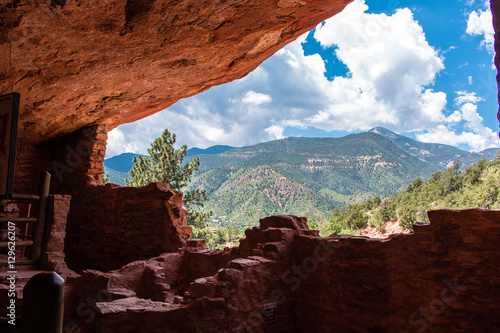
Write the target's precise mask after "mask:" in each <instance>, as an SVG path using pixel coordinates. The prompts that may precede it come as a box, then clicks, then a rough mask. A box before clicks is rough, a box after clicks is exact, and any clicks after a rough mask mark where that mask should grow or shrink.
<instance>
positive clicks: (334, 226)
mask: <svg viewBox="0 0 500 333" xmlns="http://www.w3.org/2000/svg"><path fill="white" fill-rule="evenodd" d="M460 167H461V162H460V161H456V162H455V163H453V165H452V166H451V167H449V168H448V169H447V170H446V171H444V172H441V171H438V172H435V173H434V174H433V175H432V176H431V177H430V178H428V179H424V180H422V179H420V178H417V179H415V180H414V181H413V182H411V183H410V184H409V185H408V187H407V188H406V189H404V190H401V191H398V192H397V193H395V194H394V195H393V196H392V197H390V198H385V199H383V200H382V199H381V198H380V197H379V196H377V197H374V198H370V199H368V200H366V201H365V202H364V203H360V204H352V205H348V206H347V207H346V208H337V209H335V210H334V211H333V213H332V214H331V216H330V218H329V219H328V221H321V220H320V221H313V222H314V225H313V226H314V227H317V228H319V229H320V230H321V234H322V235H323V236H327V235H329V234H331V233H334V232H335V233H350V234H356V233H359V232H360V231H361V230H362V229H363V228H365V227H366V226H367V225H372V226H375V227H377V228H379V229H383V228H384V225H385V223H386V222H388V221H391V220H397V221H398V222H399V223H400V225H402V226H403V227H405V228H407V229H411V228H412V225H413V224H414V223H415V222H424V223H428V222H429V220H428V217H427V211H428V210H433V209H443V208H449V209H467V208H480V209H500V158H498V157H497V158H495V159H494V160H492V161H486V159H483V160H480V161H479V162H477V163H475V164H473V165H470V166H468V167H466V168H464V169H463V170H462V171H460V170H461V169H460Z"/></svg>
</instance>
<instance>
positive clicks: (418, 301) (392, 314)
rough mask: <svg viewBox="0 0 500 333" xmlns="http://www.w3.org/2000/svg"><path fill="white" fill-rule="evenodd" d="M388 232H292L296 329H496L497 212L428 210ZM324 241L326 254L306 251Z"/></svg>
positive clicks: (499, 309)
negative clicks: (419, 220)
mask: <svg viewBox="0 0 500 333" xmlns="http://www.w3.org/2000/svg"><path fill="white" fill-rule="evenodd" d="M429 219H430V221H431V224H430V225H417V226H415V227H414V230H415V232H414V234H413V235H408V236H403V235H400V236H395V237H393V238H392V239H389V240H383V241H380V240H370V239H363V238H360V237H331V238H327V239H325V240H321V239H318V238H315V237H308V236H299V237H297V238H296V247H295V251H296V265H297V267H299V268H300V270H299V271H300V272H299V271H297V272H296V273H295V274H294V275H291V276H290V278H289V279H288V281H289V282H290V284H289V285H290V287H294V286H295V285H296V284H298V285H299V288H298V289H297V291H296V292H295V306H294V317H295V318H296V326H295V329H296V331H297V332H305V331H307V332H332V330H331V328H332V327H334V328H335V332H424V331H427V332H488V331H495V329H494V328H496V330H499V329H500V319H499V317H498V313H500V278H499V274H500V267H499V266H498V260H499V258H500V247H499V246H498V244H499V243H500V212H493V211H480V210H464V211H448V210H440V211H431V212H429ZM322 242H328V243H329V244H332V245H335V247H334V248H333V251H332V253H331V254H330V255H329V256H328V257H326V258H324V260H316V261H315V260H311V259H308V258H311V257H314V255H312V254H313V253H314V251H315V249H317V248H319V247H321V243H322Z"/></svg>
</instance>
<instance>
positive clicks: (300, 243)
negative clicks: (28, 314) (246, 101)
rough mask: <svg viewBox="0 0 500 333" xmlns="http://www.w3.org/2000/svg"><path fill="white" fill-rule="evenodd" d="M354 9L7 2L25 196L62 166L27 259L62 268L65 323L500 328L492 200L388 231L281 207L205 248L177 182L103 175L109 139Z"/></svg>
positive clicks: (84, 326) (1, 72) (5, 208)
mask: <svg viewBox="0 0 500 333" xmlns="http://www.w3.org/2000/svg"><path fill="white" fill-rule="evenodd" d="M350 2H351V0H308V1H301V0H279V1H278V0H272V1H271V0H259V1H257V0H254V1H250V0H247V1H243V0H204V1H200V0H181V1H178V0H143V1H140V0H101V1H80V0H67V1H62V0H60V1H48V0H41V1H40V0H37V1H34V0H15V1H2V3H1V4H0V20H1V22H2V25H1V30H0V52H1V54H2V55H3V56H2V60H1V61H0V90H2V92H3V93H7V92H9V91H15V92H18V93H20V96H21V102H20V116H19V126H18V142H17V155H16V165H15V181H14V191H15V192H16V193H27V194H33V193H37V192H38V191H39V187H40V186H39V177H40V175H41V174H44V173H45V172H47V171H48V172H50V173H51V175H52V178H51V181H50V195H49V197H48V202H47V214H46V219H45V238H44V242H43V244H42V248H41V249H42V252H41V256H40V258H39V260H37V261H36V262H35V263H29V264H30V267H34V268H33V269H36V270H49V271H56V272H57V273H58V274H59V275H61V276H62V277H63V278H64V279H65V283H66V286H65V295H64V297H65V304H64V308H65V309H64V326H63V327H64V329H63V331H64V332H102V333H105V332H158V333H160V332H179V333H181V332H182V333H184V332H228V333H229V332H416V331H418V332H423V331H427V332H500V318H499V316H498V314H499V313H500V277H499V276H500V266H499V264H500V261H499V258H500V248H499V246H498V244H499V243H500V223H499V221H500V212H498V211H481V210H466V211H447V210H440V211H431V212H429V218H430V220H431V224H430V225H418V224H417V225H415V227H414V232H413V233H412V234H410V235H394V236H392V237H390V238H389V239H385V240H373V239H368V238H365V237H354V236H331V237H327V238H321V237H319V235H318V233H317V231H314V230H310V229H309V227H308V225H307V222H306V220H305V219H304V218H299V217H294V216H273V217H266V218H263V219H262V220H261V221H260V226H259V227H254V228H252V229H249V230H247V231H246V233H245V234H246V238H245V239H243V240H242V241H241V242H240V246H239V247H236V248H232V249H226V250H223V251H220V250H213V251H212V250H206V249H204V242H203V241H202V240H193V239H190V234H191V227H189V226H187V224H186V220H185V216H186V211H185V210H183V208H182V194H181V193H179V192H175V191H172V190H170V189H169V187H168V185H166V184H162V183H154V184H150V185H148V186H144V187H137V188H134V187H120V186H117V185H113V184H107V185H102V183H101V181H102V163H103V161H104V156H105V151H106V139H107V132H109V131H110V130H112V129H113V128H115V127H117V126H118V125H120V124H124V123H128V122H132V121H135V120H138V119H141V118H144V117H146V116H148V115H152V114H154V113H156V112H159V111H161V110H163V109H165V108H167V107H169V106H170V105H172V104H173V103H175V102H176V101H178V100H179V99H181V98H185V97H189V96H193V95H196V94H198V93H200V92H203V91H205V90H207V89H209V88H210V87H212V86H215V85H220V84H223V83H226V82H229V81H232V80H235V79H238V78H241V77H243V76H245V75H247V74H248V73H250V72H251V71H252V70H254V69H255V68H256V67H257V66H258V65H259V64H260V63H262V62H263V61H264V60H265V59H267V58H268V57H270V56H271V55H272V54H274V53H275V52H276V51H277V50H279V49H280V48H282V47H283V46H284V45H286V44H288V43H290V42H292V41H294V40H295V39H296V38H298V37H299V36H300V35H302V34H303V33H304V32H306V31H309V30H311V29H313V28H314V27H315V26H316V25H317V24H319V23H320V22H322V21H323V20H325V19H327V18H329V17H332V16H334V15H336V14H337V13H339V12H340V11H342V10H343V8H344V7H345V6H346V5H347V4H349V3H350ZM491 8H492V12H493V15H494V26H495V29H498V28H500V21H499V17H500V1H498V0H492V1H491ZM499 45H500V44H499V43H498V42H495V48H496V50H497V54H498V51H499V47H500V46H499ZM5 55H9V56H8V57H7V56H5ZM499 62H500V57H499V56H498V55H497V56H496V57H495V64H496V66H497V68H498V66H499V64H500V63H499ZM0 208H1V209H0V213H1V215H2V218H3V219H13V218H14V219H15V218H17V217H19V216H20V214H21V213H25V210H26V208H20V206H17V205H15V204H13V203H10V202H9V201H7V200H3V201H2V202H1V206H0ZM33 265H35V266H33ZM2 279H3V276H2ZM26 279H27V278H26ZM26 279H25V280H23V277H22V274H20V275H19V277H18V280H17V282H18V284H19V285H17V286H16V288H17V296H16V302H17V304H18V307H19V308H21V305H22V285H23V284H24V283H26ZM2 282H3V283H5V284H6V286H7V288H2V289H0V305H1V309H2V315H1V316H3V309H6V308H7V306H8V304H9V297H8V296H7V293H8V284H7V282H6V281H4V280H2ZM19 311H20V310H19ZM0 327H2V329H3V328H4V327H6V328H7V329H11V328H12V327H9V326H0ZM14 331H15V330H14Z"/></svg>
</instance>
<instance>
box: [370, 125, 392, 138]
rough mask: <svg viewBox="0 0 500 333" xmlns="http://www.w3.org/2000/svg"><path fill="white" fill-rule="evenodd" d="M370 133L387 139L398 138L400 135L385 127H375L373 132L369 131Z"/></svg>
mask: <svg viewBox="0 0 500 333" xmlns="http://www.w3.org/2000/svg"><path fill="white" fill-rule="evenodd" d="M368 133H375V134H379V135H382V136H385V137H387V136H394V137H396V136H397V135H398V134H396V133H394V132H393V131H391V130H388V129H387V128H385V127H374V128H372V129H371V130H369V131H368Z"/></svg>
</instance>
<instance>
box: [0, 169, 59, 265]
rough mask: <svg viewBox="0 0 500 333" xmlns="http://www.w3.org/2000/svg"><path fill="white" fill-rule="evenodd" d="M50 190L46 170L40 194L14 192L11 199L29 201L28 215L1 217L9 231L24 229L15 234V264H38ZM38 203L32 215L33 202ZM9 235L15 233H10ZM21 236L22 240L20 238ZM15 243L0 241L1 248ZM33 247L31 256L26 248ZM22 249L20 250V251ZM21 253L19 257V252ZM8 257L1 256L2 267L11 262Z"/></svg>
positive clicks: (48, 174) (0, 219) (1, 221)
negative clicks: (27, 253) (35, 212)
mask: <svg viewBox="0 0 500 333" xmlns="http://www.w3.org/2000/svg"><path fill="white" fill-rule="evenodd" d="M49 190H50V173H48V172H45V173H44V174H42V177H41V179H40V189H39V194H38V195H30V194H17V193H14V194H13V195H12V198H10V199H9V201H11V202H14V203H27V204H28V208H27V213H26V215H27V216H26V217H0V223H1V224H3V225H7V228H5V227H4V228H3V229H4V230H5V229H7V232H9V231H12V230H15V229H17V228H16V227H18V228H19V230H21V229H22V230H23V232H21V233H20V234H17V232H16V234H15V236H16V239H15V252H16V256H15V262H14V266H18V265H37V264H38V263H39V261H40V256H41V254H42V243H43V233H44V229H45V218H46V214H47V202H48V198H49ZM32 203H36V208H37V214H36V217H31V216H30V215H31V204H32ZM9 235H11V236H12V235H13V234H12V233H9ZM19 238H21V240H19ZM12 246H13V244H12V242H10V241H6V242H0V249H9V247H10V248H12ZM29 247H31V254H30V256H26V255H25V254H26V248H29ZM19 250H20V251H19ZM18 253H20V256H19V257H18V256H17V254H18ZM8 257H9V256H7V258H0V269H1V267H2V266H9V264H11V262H10V261H12V259H11V260H10V261H9V258H8ZM10 257H12V256H10Z"/></svg>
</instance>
